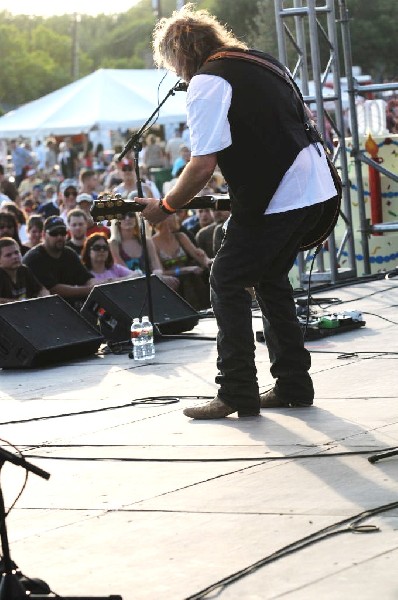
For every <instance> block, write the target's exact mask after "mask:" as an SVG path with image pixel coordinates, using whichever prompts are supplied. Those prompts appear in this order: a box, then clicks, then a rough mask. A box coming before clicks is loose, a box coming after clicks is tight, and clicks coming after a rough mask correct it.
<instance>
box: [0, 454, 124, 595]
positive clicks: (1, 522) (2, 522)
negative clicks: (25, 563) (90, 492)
mask: <svg viewBox="0 0 398 600" xmlns="http://www.w3.org/2000/svg"><path fill="white" fill-rule="evenodd" d="M6 461H9V462H11V463H13V464H14V465H17V466H19V467H23V468H24V469H26V471H29V472H31V473H34V474H35V475H38V476H39V477H42V478H43V479H50V473H47V471H44V470H43V469H40V468H39V467H36V466H35V465H33V464H32V463H30V462H28V461H27V460H25V459H24V458H23V457H21V456H17V455H16V454H13V453H12V452H8V451H7V450H4V448H0V474H1V469H2V467H3V465H4V463H5V462H6ZM6 516H7V515H6V509H5V506H4V498H3V492H2V490H1V486H0V538H1V550H2V555H3V564H4V573H3V575H2V577H1V580H0V600H29V599H31V600H49V598H55V597H56V598H57V599H58V600H122V598H121V596H98V597H94V596H68V597H67V596H58V595H56V596H54V595H53V594H52V593H51V596H49V595H48V594H47V593H46V594H31V593H30V592H28V591H27V590H26V589H25V587H24V586H23V585H22V583H21V582H20V580H19V578H18V575H17V574H16V572H15V565H14V563H13V561H12V560H11V553H10V546H9V542H8V535H7V527H6ZM27 579H29V578H27Z"/></svg>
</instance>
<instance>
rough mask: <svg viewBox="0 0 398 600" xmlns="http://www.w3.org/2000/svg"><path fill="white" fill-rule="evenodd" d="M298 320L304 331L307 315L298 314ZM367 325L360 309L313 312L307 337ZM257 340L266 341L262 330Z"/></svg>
mask: <svg viewBox="0 0 398 600" xmlns="http://www.w3.org/2000/svg"><path fill="white" fill-rule="evenodd" d="M298 320H299V323H300V326H301V329H302V331H303V333H304V332H305V329H306V316H304V315H303V314H301V315H298ZM365 325H366V321H364V320H363V318H362V314H361V313H360V312H359V311H356V310H352V311H343V312H340V313H327V314H322V315H319V316H318V315H317V314H311V315H310V317H309V321H308V325H307V331H306V335H305V339H306V340H307V341H312V340H319V339H320V338H324V337H328V336H331V335H338V334H340V333H345V332H346V331H353V330H355V329H360V328H361V327H364V326H365ZM256 340H257V341H258V342H265V339H264V334H263V332H262V331H257V332H256Z"/></svg>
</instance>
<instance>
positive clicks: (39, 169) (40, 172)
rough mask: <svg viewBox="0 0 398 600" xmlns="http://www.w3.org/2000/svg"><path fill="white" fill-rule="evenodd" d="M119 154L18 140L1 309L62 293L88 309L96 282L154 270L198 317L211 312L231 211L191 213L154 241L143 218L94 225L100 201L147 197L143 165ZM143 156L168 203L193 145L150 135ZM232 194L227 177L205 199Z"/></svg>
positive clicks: (2, 197) (7, 209)
mask: <svg viewBox="0 0 398 600" xmlns="http://www.w3.org/2000/svg"><path fill="white" fill-rule="evenodd" d="M118 151H119V150H118V149H115V155H114V157H113V159H108V160H106V155H105V153H104V152H103V149H102V148H101V147H100V148H97V149H96V150H95V151H92V152H91V153H90V152H88V151H86V152H79V151H78V149H76V148H75V147H74V144H73V142H72V139H70V138H65V139H64V140H63V141H62V142H60V143H59V144H57V143H56V141H55V140H54V139H49V140H47V141H45V142H37V143H36V145H35V147H34V149H32V147H31V146H30V144H29V143H28V142H26V141H25V142H24V141H22V140H11V141H10V142H9V145H8V152H9V157H10V161H11V163H10V164H8V165H7V167H6V165H1V164H0V303H2V304H3V303H7V302H15V301H20V300H24V299H28V298H36V297H39V296H43V295H48V294H58V295H59V296H62V297H63V298H64V299H65V300H67V301H68V302H69V303H70V304H71V305H72V306H73V307H74V308H76V309H77V310H79V309H80V308H81V306H82V304H83V303H84V300H85V299H86V298H87V296H88V294H89V293H90V291H91V289H92V287H93V286H94V285H98V284H101V283H108V282H111V281H112V282H113V281H117V280H121V279H127V278H134V277H142V276H143V275H145V273H146V270H147V269H149V270H150V272H151V273H153V274H155V275H157V276H158V277H159V278H161V279H162V280H163V281H164V283H166V284H167V285H168V286H169V287H170V288H172V289H173V290H174V291H176V292H177V293H179V294H180V295H181V296H182V297H183V298H185V299H186V300H187V301H188V302H189V303H190V304H191V305H192V306H193V308H195V309H196V310H202V309H206V308H208V307H209V306H210V293H209V271H210V266H211V262H212V259H213V258H214V256H215V254H216V252H217V249H218V247H219V245H220V243H221V238H222V230H221V228H222V225H223V223H224V222H225V221H226V219H227V218H228V216H229V212H228V211H213V210H211V209H199V210H196V211H195V210H188V209H182V210H180V211H178V212H177V213H176V215H171V216H170V218H169V219H168V220H167V221H166V222H165V223H164V224H163V223H162V224H161V225H160V226H159V227H156V228H150V227H149V226H148V225H147V226H146V240H145V242H146V243H145V244H143V243H142V239H141V227H140V216H139V214H138V213H135V212H133V213H127V214H125V215H124V217H123V218H122V219H121V220H120V221H117V220H112V221H111V222H110V223H109V222H106V223H105V222H100V223H97V222H94V220H93V217H92V215H91V209H92V206H93V203H94V202H95V200H96V199H97V198H98V196H99V195H100V194H102V193H111V194H116V193H117V194H120V195H121V196H122V197H123V198H124V199H131V198H134V197H135V196H137V193H138V192H137V175H136V170H135V164H134V160H133V159H131V158H125V159H123V160H122V161H119V160H118V159H117V156H118ZM141 157H142V158H141V161H142V163H141V164H140V170H139V172H140V178H141V183H142V190H143V194H144V196H146V197H157V198H159V199H160V198H161V197H163V194H164V190H163V187H164V188H165V190H166V189H167V190H168V189H170V188H171V187H172V186H173V185H175V184H176V182H177V181H178V177H179V176H180V174H181V173H182V171H183V170H184V167H185V166H186V164H188V162H189V160H190V150H189V142H187V141H186V137H185V136H184V131H181V130H179V129H178V130H176V132H175V135H174V137H172V138H171V139H169V140H168V142H167V143H164V142H162V141H161V140H159V139H158V138H157V137H156V136H155V135H154V134H149V135H148V136H147V140H146V144H145V146H144V150H143V152H142V153H141ZM10 167H11V168H10ZM159 168H163V169H164V170H167V172H168V173H169V177H168V181H166V182H165V183H164V186H160V187H162V189H159V188H158V187H157V185H156V183H155V178H154V176H153V171H155V172H156V170H159ZM225 191H226V188H225V182H224V181H223V178H222V176H221V175H220V174H219V175H218V177H213V178H212V179H211V180H210V181H209V182H208V184H207V186H206V187H205V188H204V189H203V190H202V193H204V194H209V193H210V194H211V193H220V192H225ZM144 247H146V249H147V252H146V255H145V252H144Z"/></svg>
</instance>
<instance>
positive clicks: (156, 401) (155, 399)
mask: <svg viewBox="0 0 398 600" xmlns="http://www.w3.org/2000/svg"><path fill="white" fill-rule="evenodd" d="M180 397H182V396H180ZM184 397H186V398H201V397H202V396H184ZM179 401H180V400H179V398H177V397H176V396H148V398H140V399H139V400H131V402H127V403H126V404H119V405H117V406H104V407H102V408H92V409H90V410H80V411H77V412H73V413H61V414H59V415H46V416H44V417H43V416H42V417H31V418H29V419H19V420H18V421H6V422H4V423H0V425H16V424H19V423H30V422H32V421H46V420H48V419H59V418H61V417H75V416H80V415H90V414H92V413H98V412H106V411H108V410H117V409H119V408H129V407H130V406H137V405H144V406H166V405H168V404H175V403H177V402H179Z"/></svg>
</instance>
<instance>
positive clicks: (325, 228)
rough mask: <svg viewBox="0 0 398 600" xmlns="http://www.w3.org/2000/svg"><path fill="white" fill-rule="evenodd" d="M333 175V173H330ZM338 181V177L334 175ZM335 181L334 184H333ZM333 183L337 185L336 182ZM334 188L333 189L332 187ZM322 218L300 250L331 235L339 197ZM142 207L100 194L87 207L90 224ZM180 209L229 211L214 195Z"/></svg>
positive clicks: (118, 217) (221, 198) (221, 197)
mask: <svg viewBox="0 0 398 600" xmlns="http://www.w3.org/2000/svg"><path fill="white" fill-rule="evenodd" d="M332 175H333V172H332ZM337 177H338V175H337ZM335 181H336V180H335ZM336 183H337V182H336ZM336 187H337V186H336ZM323 204H324V207H323V214H322V216H321V218H320V220H319V221H318V222H317V223H316V225H315V226H314V227H313V228H312V229H311V230H310V231H308V232H307V233H306V235H305V236H304V238H303V240H302V242H301V246H300V250H310V249H311V248H316V247H317V246H319V245H320V244H322V243H323V242H324V241H325V240H326V239H327V238H328V237H329V235H330V234H331V232H332V231H333V228H334V226H335V224H336V221H337V219H338V216H339V211H340V197H339V194H338V195H337V196H334V197H333V198H331V199H330V200H327V201H326V202H324V203H323ZM144 208H145V206H143V205H142V204H139V203H138V202H134V201H133V200H124V199H123V198H122V197H121V195H120V194H103V195H101V196H98V199H97V200H94V203H93V205H92V207H91V211H90V212H91V216H92V217H93V219H94V221H96V222H101V221H111V220H112V219H116V220H117V221H120V220H121V219H123V218H124V217H125V216H126V215H128V214H132V213H136V212H142V211H143V210H144ZM184 208H190V209H198V208H212V209H213V210H230V208H231V200H230V198H229V196H226V195H222V194H215V195H213V196H196V197H195V198H193V199H192V200H191V202H189V203H188V204H186V205H185V206H184Z"/></svg>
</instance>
